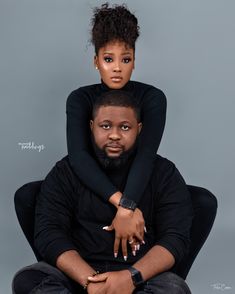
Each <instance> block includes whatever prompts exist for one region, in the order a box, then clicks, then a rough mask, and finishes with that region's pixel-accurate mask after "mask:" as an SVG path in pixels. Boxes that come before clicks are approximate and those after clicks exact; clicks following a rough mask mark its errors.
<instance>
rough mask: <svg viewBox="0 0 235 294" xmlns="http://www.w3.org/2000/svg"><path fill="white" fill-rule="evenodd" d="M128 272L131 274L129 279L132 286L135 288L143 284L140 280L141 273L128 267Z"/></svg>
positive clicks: (141, 279)
mask: <svg viewBox="0 0 235 294" xmlns="http://www.w3.org/2000/svg"><path fill="white" fill-rule="evenodd" d="M129 271H130V272H131V277H132V281H133V284H134V285H135V286H136V287H137V286H140V285H142V284H143V283H144V280H143V278H142V275H141V272H139V271H138V270H137V269H135V268H133V267H130V268H129Z"/></svg>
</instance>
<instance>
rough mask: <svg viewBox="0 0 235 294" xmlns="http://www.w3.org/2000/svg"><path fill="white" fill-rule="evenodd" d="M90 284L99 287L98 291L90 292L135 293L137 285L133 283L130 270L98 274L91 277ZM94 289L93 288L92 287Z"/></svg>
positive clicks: (108, 293)
mask: <svg viewBox="0 0 235 294" xmlns="http://www.w3.org/2000/svg"><path fill="white" fill-rule="evenodd" d="M88 280H89V281H90V283H89V286H88V287H91V288H90V289H92V287H95V286H94V285H98V286H99V287H97V288H95V291H96V292H89V288H88V293H89V294H93V293H95V294H120V293H122V294H131V293H133V291H134V289H135V286H134V285H133V282H132V278H131V273H130V272H129V271H128V270H122V271H114V272H107V273H103V274H99V275H96V276H95V277H89V278H88ZM92 290H93V289H92Z"/></svg>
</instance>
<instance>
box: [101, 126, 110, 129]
mask: <svg viewBox="0 0 235 294" xmlns="http://www.w3.org/2000/svg"><path fill="white" fill-rule="evenodd" d="M101 128H102V129H104V130H109V129H110V125H101Z"/></svg>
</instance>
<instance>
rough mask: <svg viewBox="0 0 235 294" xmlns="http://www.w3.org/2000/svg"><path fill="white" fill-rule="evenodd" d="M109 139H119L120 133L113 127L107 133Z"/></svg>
mask: <svg viewBox="0 0 235 294" xmlns="http://www.w3.org/2000/svg"><path fill="white" fill-rule="evenodd" d="M109 139H111V140H120V139H121V135H120V132H119V130H118V129H116V128H113V129H112V130H111V132H110V133H109Z"/></svg>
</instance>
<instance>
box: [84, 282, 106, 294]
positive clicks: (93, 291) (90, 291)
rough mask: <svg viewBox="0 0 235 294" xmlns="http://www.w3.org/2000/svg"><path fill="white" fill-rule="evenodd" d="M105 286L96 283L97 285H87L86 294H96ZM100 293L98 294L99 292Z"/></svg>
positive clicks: (103, 283) (102, 283) (101, 283)
mask: <svg viewBox="0 0 235 294" xmlns="http://www.w3.org/2000/svg"><path fill="white" fill-rule="evenodd" d="M104 285H105V282H97V283H91V282H90V283H89V285H88V286H87V293H88V294H96V293H98V292H97V291H100V289H102V288H103V287H104ZM99 293H100V292H99Z"/></svg>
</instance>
